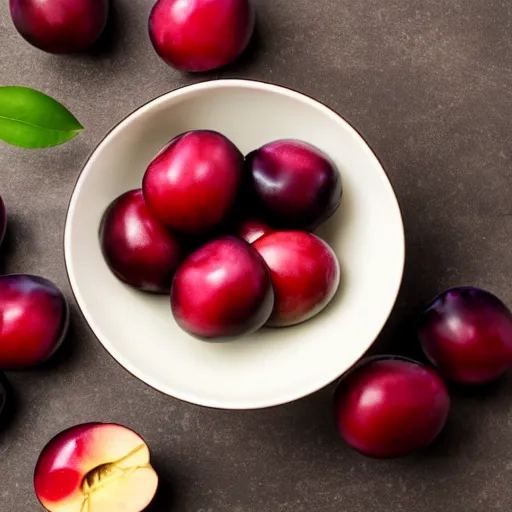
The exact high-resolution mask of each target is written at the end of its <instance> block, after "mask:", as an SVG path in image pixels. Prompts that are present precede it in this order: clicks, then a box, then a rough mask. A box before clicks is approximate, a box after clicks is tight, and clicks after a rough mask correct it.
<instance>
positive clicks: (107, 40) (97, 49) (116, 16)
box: [48, 0, 126, 69]
mask: <svg viewBox="0 0 512 512" xmlns="http://www.w3.org/2000/svg"><path fill="white" fill-rule="evenodd" d="M122 11H123V9H122V3H121V5H120V2H119V0H110V8H109V14H108V18H107V23H106V25H105V29H104V30H103V32H102V34H101V36H100V37H99V38H98V39H97V40H96V42H94V43H93V44H92V45H91V46H90V47H89V48H87V49H86V50H84V51H81V52H76V53H67V54H63V55H53V54H48V59H49V60H51V62H52V64H55V65H56V66H62V67H63V69H65V68H66V66H67V64H68V63H69V61H88V60H90V61H96V60H98V59H101V58H104V57H105V58H106V57H111V56H112V55H113V54H114V53H116V51H117V50H118V48H119V45H120V44H121V41H122V40H123V39H124V36H125V25H126V24H124V23H123V19H124V15H123V12H122Z"/></svg>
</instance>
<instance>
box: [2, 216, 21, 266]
mask: <svg viewBox="0 0 512 512" xmlns="http://www.w3.org/2000/svg"><path fill="white" fill-rule="evenodd" d="M13 224H14V225H16V224H17V221H16V218H15V217H12V216H8V218H7V229H6V230H5V236H4V239H3V242H2V247H1V250H0V275H5V274H8V273H10V271H9V268H10V258H11V255H12V254H13V253H14V247H15V240H14V235H13V233H14V232H16V228H13Z"/></svg>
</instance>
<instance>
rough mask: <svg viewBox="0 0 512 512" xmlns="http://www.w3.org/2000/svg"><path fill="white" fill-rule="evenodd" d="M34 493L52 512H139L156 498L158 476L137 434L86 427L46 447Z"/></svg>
mask: <svg viewBox="0 0 512 512" xmlns="http://www.w3.org/2000/svg"><path fill="white" fill-rule="evenodd" d="M34 487H35V492H36V495H37V497H38V499H39V501H40V502H41V504H42V505H43V506H44V507H45V508H46V509H47V510H48V511H49V512H141V511H142V510H144V509H145V508H146V507H147V506H148V505H149V504H150V503H151V501H152V500H153V497H154V496H155V493H156V490H157V487H158V476H157V474H156V472H155V471H154V469H153V468H152V467H151V464H150V454H149V448H148V446H147V444H146V443H145V442H144V440H143V439H142V438H141V437H140V436H139V435H138V434H136V433H135V432H133V431H132V430H130V429H129V428H126V427H123V426H121V425H116V424H110V423H86V424H83V425H76V426H74V427H71V428H69V429H67V430H65V431H63V432H61V433H60V434H58V435H57V436H56V437H54V438H53V439H52V440H51V441H50V442H49V443H48V444H47V445H46V446H45V448H44V449H43V451H42V452H41V455H40V456H39V460H38V461H37V465H36V469H35V474H34Z"/></svg>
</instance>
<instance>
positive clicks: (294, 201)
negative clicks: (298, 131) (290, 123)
mask: <svg viewBox="0 0 512 512" xmlns="http://www.w3.org/2000/svg"><path fill="white" fill-rule="evenodd" d="M341 197H342V181H341V176H340V173H339V171H338V169H337V168H336V166H335V164H334V163H333V162H332V161H331V159H330V158H329V157H328V156H327V155H326V154H324V153H323V152H322V151H320V150H319V149H317V148H316V147H314V146H312V145H310V144H307V143H305V142H302V141H298V140H291V139H290V140H278V141H274V142H270V143H268V144H265V145H264V146H262V147H260V148H259V149H256V150H254V151H252V152H251V153H249V154H248V155H247V156H246V157H245V158H244V156H243V155H242V154H241V153H240V151H239V150H238V149H237V147H236V146H235V145H234V144H233V143H232V142H231V141H230V140H229V139H227V138H226V137H225V136H223V135H222V134H220V133H218V132H214V131H210V130H198V131H190V132H186V133H184V134H182V135H179V136H177V137H175V138H174V139H173V140H171V141H170V142H169V143H168V144H167V145H166V146H165V147H164V148H163V149H162V150H161V151H160V152H159V153H158V154H157V155H156V156H155V158H154V159H153V160H152V162H151V163H150V164H149V166H148V168H147V170H146V172H145V174H144V177H143V181H142V189H137V190H130V191H128V192H125V193H124V194H122V195H121V196H120V197H118V198H116V199H115V200H114V201H113V202H112V203H111V204H110V205H109V207H108V208H107V210H106V212H105V214H104V216H103V219H102V222H101V227H100V243H101V247H102V252H103V254H104V257H105V260H106V262H107V264H108V266H109V268H110V269H111V271H112V272H113V273H114V274H115V275H116V276H117V277H118V278H119V279H120V280H122V281H124V282H125V283H127V284H129V285H132V286H134V287H136V288H139V289H140V290H143V291H147V292H155V293H165V294H170V304H171V310H172V313H173V315H174V318H175V319H176V322H177V323H178V325H179V326H180V327H181V328H182V329H183V330H184V331H186V332H188V333H189V334H191V335H192V336H195V337H197V338H200V339H204V340H210V341H224V340H229V339H233V338H237V337H240V336H243V335H246V334H249V333H251V332H254V331H255V330H257V329H259V328H260V327H262V326H264V325H267V326H273V327H279V326H290V325H295V324H298V323H300V322H304V321H306V320H308V319H310V318H312V317H313V316H315V315H317V314H318V313H320V311H322V310H323V309H324V308H325V307H326V306H327V305H328V304H329V302H330V301H331V299H332V298H333V297H334V295H335V293H336V291H337V289H338V286H339V282H340V267H339V263H338V260H337V257H336V255H335V254H334V251H333V250H332V249H331V248H330V246H329V245H328V244H327V243H326V242H325V241H323V240H322V239H320V238H319V237H317V236H316V235H314V234H312V233H311V230H313V229H315V228H316V227H318V226H319V225H320V224H322V223H323V222H325V221H326V220H327V219H328V218H329V217H331V215H332V214H333V213H334V212H335V211H336V209H337V208H338V206H339V204H340V201H341Z"/></svg>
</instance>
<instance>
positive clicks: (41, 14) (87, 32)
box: [10, 0, 109, 53]
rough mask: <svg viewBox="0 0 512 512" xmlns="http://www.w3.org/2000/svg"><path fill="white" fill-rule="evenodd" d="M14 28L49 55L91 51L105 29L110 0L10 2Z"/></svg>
mask: <svg viewBox="0 0 512 512" xmlns="http://www.w3.org/2000/svg"><path fill="white" fill-rule="evenodd" d="M10 7H11V16H12V21H13V23H14V26H15V27H16V29H17V30H18V32H19V33H20V34H21V36H22V37H23V38H24V39H25V40H26V41H28V42H29V43H30V44H32V45H33V46H35V47H37V48H39V49H40V50H43V51H45V52H48V53H75V52H79V51H83V50H85V49H87V48H89V47H90V46H91V45H92V44H93V43H95V42H96V41H97V40H98V38H99V37H100V35H101V34H102V33H103V30H104V29H105V25H106V23H107V18H108V12H109V0H10Z"/></svg>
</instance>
